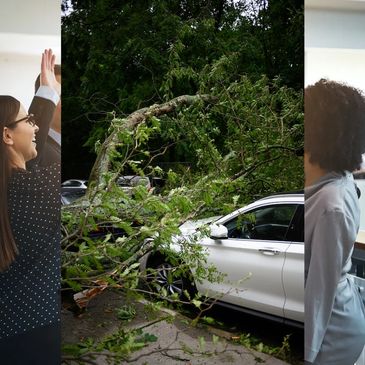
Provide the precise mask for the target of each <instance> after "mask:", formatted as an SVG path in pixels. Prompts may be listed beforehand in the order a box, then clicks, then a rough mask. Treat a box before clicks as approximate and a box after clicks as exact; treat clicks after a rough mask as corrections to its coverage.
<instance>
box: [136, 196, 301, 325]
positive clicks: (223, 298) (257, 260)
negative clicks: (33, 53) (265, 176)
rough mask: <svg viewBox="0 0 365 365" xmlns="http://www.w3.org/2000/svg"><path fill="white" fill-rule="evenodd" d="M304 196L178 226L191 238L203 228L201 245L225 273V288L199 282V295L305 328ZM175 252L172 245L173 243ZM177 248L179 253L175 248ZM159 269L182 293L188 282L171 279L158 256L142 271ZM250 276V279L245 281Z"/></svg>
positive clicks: (274, 199) (167, 266) (260, 202)
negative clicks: (206, 233)
mask: <svg viewBox="0 0 365 365" xmlns="http://www.w3.org/2000/svg"><path fill="white" fill-rule="evenodd" d="M303 216H304V195H303V194H302V193H300V194H280V195H275V196H270V197H267V198H264V199H260V200H258V201H256V202H254V203H252V204H249V205H247V206H246V207H244V208H241V209H238V210H236V211H234V212H233V213H231V214H229V215H226V216H223V217H219V218H218V219H214V218H213V219H211V220H209V219H208V220H205V221H203V222H202V221H198V222H187V223H185V224H183V225H182V226H181V227H180V231H181V236H179V237H175V238H174V241H175V242H176V240H179V239H181V238H184V239H189V237H192V236H193V235H194V233H195V232H197V229H198V227H199V226H200V225H201V224H202V223H207V222H209V221H213V223H211V224H210V226H209V228H210V237H206V238H203V239H201V240H200V242H199V244H201V245H202V246H203V247H204V248H206V250H207V263H208V264H213V265H214V266H215V267H216V268H217V269H218V271H220V272H222V273H225V274H226V275H227V276H226V277H225V279H224V281H223V282H222V283H211V282H209V281H207V280H204V281H203V282H197V281H196V282H195V283H194V284H195V287H196V290H197V291H198V292H199V293H200V294H202V295H204V296H207V297H209V298H218V300H219V304H222V305H225V306H228V307H232V308H236V309H241V310H244V311H246V312H250V313H254V314H257V315H261V316H264V317H267V316H269V317H270V318H274V319H277V320H279V321H282V322H286V323H291V324H296V325H299V326H301V325H302V323H303V321H304V222H303V220H304V218H303ZM172 247H174V244H172ZM176 249H177V248H176ZM149 267H154V268H157V269H159V270H158V274H157V278H156V280H157V282H158V283H159V284H160V285H161V286H163V287H165V288H166V289H167V291H168V292H170V293H174V292H176V293H178V294H179V295H180V294H182V292H183V290H185V287H184V285H186V284H184V280H181V279H180V278H176V280H175V279H174V280H171V275H168V271H169V270H171V269H172V267H173V266H172V265H171V264H170V262H168V260H167V259H165V258H164V256H163V255H161V254H160V253H154V254H149V255H146V256H145V257H144V258H143V260H142V262H141V269H142V270H145V269H147V268H149ZM247 275H250V277H249V278H248V279H247V280H242V279H244V278H245V277H246V276H247Z"/></svg>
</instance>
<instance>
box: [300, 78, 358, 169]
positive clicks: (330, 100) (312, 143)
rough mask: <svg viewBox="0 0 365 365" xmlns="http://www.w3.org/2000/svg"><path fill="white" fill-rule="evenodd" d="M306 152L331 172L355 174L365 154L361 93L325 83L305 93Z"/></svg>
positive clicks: (306, 90) (336, 83)
mask: <svg viewBox="0 0 365 365" xmlns="http://www.w3.org/2000/svg"><path fill="white" fill-rule="evenodd" d="M304 127H305V128H304V131H305V132H304V150H305V152H306V153H308V155H309V161H310V162H311V163H315V164H318V165H319V166H320V167H321V168H323V169H325V170H327V171H337V172H341V171H344V170H348V171H354V170H357V169H359V168H360V165H361V162H362V154H363V153H365V98H364V96H363V94H362V93H361V91H360V90H357V89H355V88H353V87H351V86H347V85H345V84H341V83H338V82H335V81H329V80H326V79H321V80H320V81H318V82H317V83H315V84H314V85H311V86H308V87H307V88H306V89H305V91H304Z"/></svg>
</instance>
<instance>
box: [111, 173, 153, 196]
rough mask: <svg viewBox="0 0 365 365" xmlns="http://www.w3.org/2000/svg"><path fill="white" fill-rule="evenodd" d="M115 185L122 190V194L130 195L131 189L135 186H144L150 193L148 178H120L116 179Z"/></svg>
mask: <svg viewBox="0 0 365 365" xmlns="http://www.w3.org/2000/svg"><path fill="white" fill-rule="evenodd" d="M117 184H118V185H119V186H120V187H121V188H122V189H123V191H124V192H126V193H130V194H131V193H132V190H133V188H134V187H136V186H140V185H142V186H145V187H146V188H147V190H148V191H150V190H151V188H152V185H151V181H150V179H149V177H147V176H139V175H125V176H120V177H118V179H117Z"/></svg>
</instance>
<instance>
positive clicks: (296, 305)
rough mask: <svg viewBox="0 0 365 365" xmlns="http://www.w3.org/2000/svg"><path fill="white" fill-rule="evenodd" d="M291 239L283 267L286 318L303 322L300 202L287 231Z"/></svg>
mask: <svg viewBox="0 0 365 365" xmlns="http://www.w3.org/2000/svg"><path fill="white" fill-rule="evenodd" d="M288 240H290V241H291V243H290V245H289V247H288V249H287V251H286V254H285V263H284V267H283V285H284V291H285V305H284V315H285V318H286V319H289V320H294V321H299V322H304V205H303V204H300V205H299V206H298V208H297V211H296V213H295V216H294V219H293V221H292V223H291V225H290V228H289V231H288Z"/></svg>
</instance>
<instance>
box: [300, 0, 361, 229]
mask: <svg viewBox="0 0 365 365" xmlns="http://www.w3.org/2000/svg"><path fill="white" fill-rule="evenodd" d="M304 19H305V66H304V67H305V75H304V76H305V77H304V80H305V85H306V86H307V85H310V84H313V83H315V82H316V81H318V80H319V79H321V78H328V79H331V80H334V81H340V82H345V83H347V84H349V85H351V86H354V87H356V88H358V89H360V90H362V91H363V93H364V94H365V1H364V0H357V1H353V0H306V1H305V16H304ZM364 168H365V165H364ZM359 185H361V188H362V198H361V200H360V205H361V218H360V229H361V230H362V231H365V190H364V188H365V181H364V182H361V184H359Z"/></svg>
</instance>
